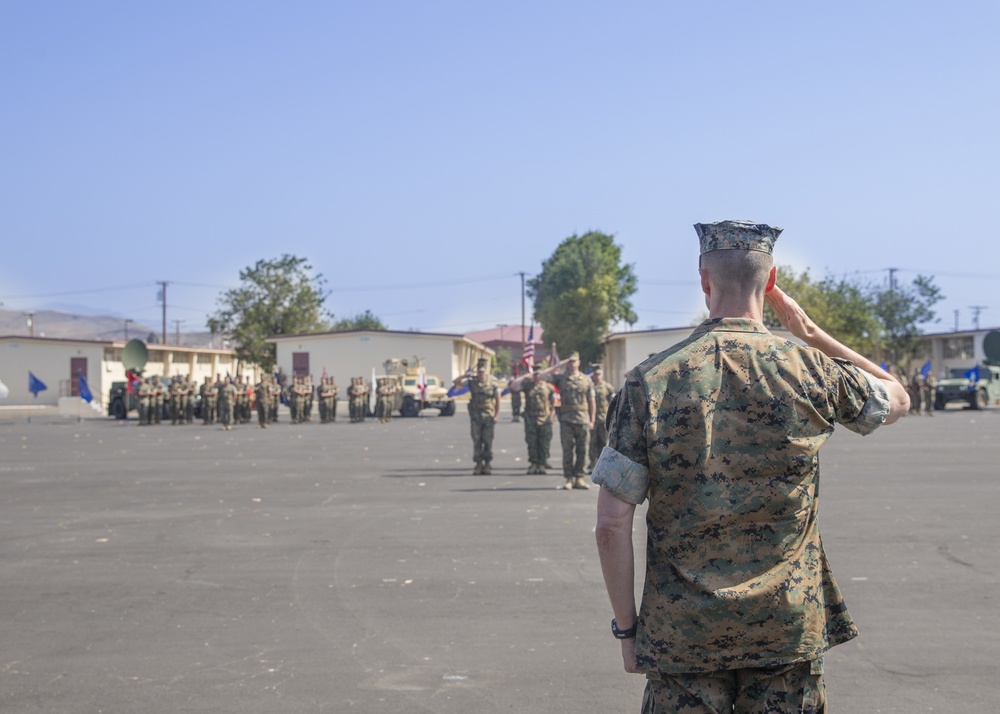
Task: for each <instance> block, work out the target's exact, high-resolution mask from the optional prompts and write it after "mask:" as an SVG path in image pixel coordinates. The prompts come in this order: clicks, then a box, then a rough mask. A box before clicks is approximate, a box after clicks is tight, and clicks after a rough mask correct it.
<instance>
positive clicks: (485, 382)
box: [466, 375, 500, 419]
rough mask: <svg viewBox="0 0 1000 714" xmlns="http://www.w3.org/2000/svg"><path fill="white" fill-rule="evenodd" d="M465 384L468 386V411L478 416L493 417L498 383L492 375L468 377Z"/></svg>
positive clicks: (495, 409)
mask: <svg viewBox="0 0 1000 714" xmlns="http://www.w3.org/2000/svg"><path fill="white" fill-rule="evenodd" d="M466 384H467V385H468V386H469V413H470V414H473V415H475V416H478V417H490V418H491V419H492V418H493V417H495V416H496V413H497V405H496V396H497V395H498V394H499V393H500V385H499V383H498V382H497V381H496V380H495V379H493V377H492V376H490V375H486V376H485V377H483V378H482V379H480V378H479V377H478V376H472V377H469V379H468V381H467V382H466Z"/></svg>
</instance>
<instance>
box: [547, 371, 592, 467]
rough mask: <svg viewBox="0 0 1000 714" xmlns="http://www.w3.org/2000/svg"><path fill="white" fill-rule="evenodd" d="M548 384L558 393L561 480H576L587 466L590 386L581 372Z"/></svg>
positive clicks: (590, 382)
mask: <svg viewBox="0 0 1000 714" xmlns="http://www.w3.org/2000/svg"><path fill="white" fill-rule="evenodd" d="M552 383H553V384H554V385H555V387H556V389H558V390H559V398H560V402H561V403H560V406H559V442H560V444H561V445H562V460H563V476H565V477H566V479H567V482H569V481H571V480H572V479H578V480H580V483H581V484H582V478H583V476H584V473H585V470H586V465H587V443H588V442H589V441H590V405H589V400H590V398H591V397H593V396H594V383H593V381H591V379H590V377H588V376H587V375H585V374H584V373H583V372H577V373H576V374H574V375H569V374H557V375H554V376H553V377H552Z"/></svg>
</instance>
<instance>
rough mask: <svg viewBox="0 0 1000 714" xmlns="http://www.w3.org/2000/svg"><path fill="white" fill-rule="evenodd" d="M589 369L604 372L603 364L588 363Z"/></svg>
mask: <svg viewBox="0 0 1000 714" xmlns="http://www.w3.org/2000/svg"><path fill="white" fill-rule="evenodd" d="M590 371H591V372H600V373H602V374H603V373H604V366H603V365H600V364H592V365H590Z"/></svg>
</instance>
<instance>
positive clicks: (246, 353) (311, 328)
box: [208, 253, 327, 372]
mask: <svg viewBox="0 0 1000 714" xmlns="http://www.w3.org/2000/svg"><path fill="white" fill-rule="evenodd" d="M311 271H312V266H311V265H309V264H308V262H307V261H306V259H305V258H299V257H297V256H294V255H288V254H287V253H286V254H285V255H282V256H281V257H280V258H278V259H276V260H258V261H257V263H256V264H255V265H253V266H252V267H249V268H245V269H244V270H241V271H240V281H241V285H240V287H238V288H233V289H232V290H227V291H226V292H224V293H223V294H222V295H220V296H219V299H218V303H219V309H218V311H217V312H216V313H215V315H211V316H209V318H208V319H209V320H210V321H211V322H210V323H209V324H211V325H214V326H215V327H216V328H217V329H219V330H220V331H223V332H226V333H228V334H229V336H230V337H231V338H232V340H233V342H234V344H235V345H236V357H237V358H238V359H239V360H241V361H246V362H249V363H251V364H256V365H259V366H260V367H261V368H263V369H264V370H265V371H267V372H270V371H272V370H273V369H274V362H275V348H274V345H273V344H271V343H269V342H265V339H266V338H267V337H268V336H269V335H294V334H298V333H303V332H320V331H323V330H325V329H327V323H326V321H325V313H324V312H323V301H324V300H325V296H324V295H323V292H322V286H323V283H324V280H323V277H322V276H321V275H316V276H315V277H313V276H312V275H311Z"/></svg>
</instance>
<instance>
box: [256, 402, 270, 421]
mask: <svg viewBox="0 0 1000 714" xmlns="http://www.w3.org/2000/svg"><path fill="white" fill-rule="evenodd" d="M270 416H271V409H270V407H269V406H268V404H267V403H266V402H263V401H260V400H258V401H257V424H258V425H259V426H267V423H268V422H269V421H271V420H270Z"/></svg>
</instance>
